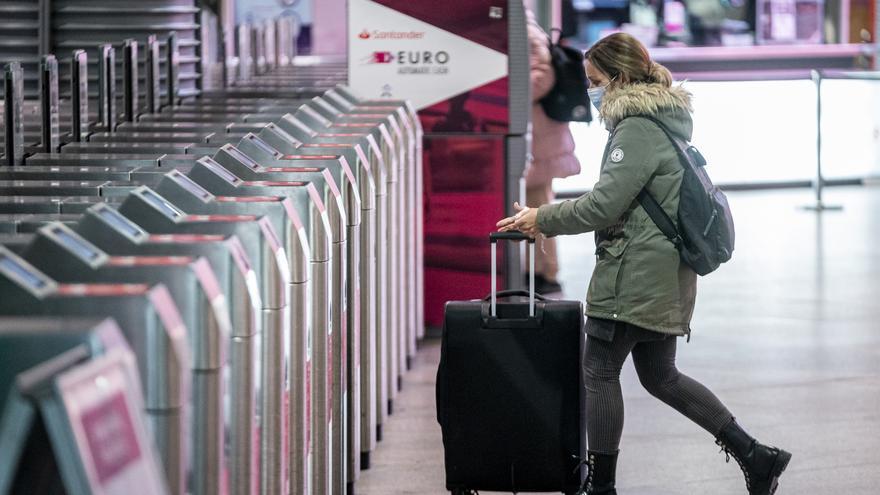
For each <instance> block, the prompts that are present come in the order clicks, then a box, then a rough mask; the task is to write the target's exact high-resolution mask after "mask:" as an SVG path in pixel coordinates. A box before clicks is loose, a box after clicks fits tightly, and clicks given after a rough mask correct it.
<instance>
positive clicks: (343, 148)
mask: <svg viewBox="0 0 880 495" xmlns="http://www.w3.org/2000/svg"><path fill="white" fill-rule="evenodd" d="M276 129H277V130H278V131H280V132H276ZM261 136H262V137H263V138H265V140H266V141H267V142H268V143H269V144H272V145H273V146H275V147H276V148H279V149H281V147H282V146H289V145H290V143H292V142H297V141H298V142H299V143H300V145H301V146H299V147H297V148H296V150H295V151H296V152H300V153H304V154H307V153H309V152H311V153H313V154H319V153H322V152H323V153H340V154H342V155H343V156H345V157H346V159H347V160H348V161H349V163H358V160H359V161H360V162H361V163H368V164H369V168H368V169H367V168H366V167H364V166H360V167H358V168H357V175H358V184H359V185H360V188H361V190H360V192H361V199H362V200H363V202H362V204H361V207H362V214H361V237H362V241H363V242H362V243H361V280H362V282H361V284H362V285H364V284H365V282H364V281H365V280H372V281H373V282H372V283H371V284H370V285H369V286H370V287H372V289H373V294H371V295H369V297H368V298H367V299H363V300H362V302H361V313H360V315H361V352H360V359H361V368H362V373H361V387H360V388H361V395H360V400H361V418H360V421H361V424H360V439H359V441H360V453H358V452H357V450H356V445H352V451H350V452H349V455H351V456H352V457H355V456H358V455H360V465H359V467H360V468H361V469H367V468H369V465H370V452H371V451H372V450H373V449H374V448H375V446H376V442H377V440H378V439H380V438H381V429H382V425H383V423H384V422H385V419H386V416H387V406H386V404H388V392H387V380H385V376H386V375H387V373H388V368H387V358H386V357H384V352H385V350H386V349H387V348H388V334H389V330H388V324H387V318H388V289H387V264H388V233H387V229H388V227H387V226H388V203H387V184H386V183H387V162H386V160H385V157H384V156H383V154H382V152H381V150H380V149H379V146H378V144H377V143H376V141H375V139H374V137H373V136H372V135H371V134H355V133H352V134H350V135H347V136H339V138H340V139H335V136H334V138H325V137H324V136H322V135H319V134H318V133H317V132H315V131H313V130H312V129H311V128H309V127H308V126H306V125H305V124H304V123H302V122H300V121H299V120H298V119H296V118H295V117H294V116H293V115H290V114H287V115H285V116H284V117H282V118H281V120H279V121H278V123H277V125H276V124H271V125H269V126H266V128H265V129H264V133H261ZM325 144H326V145H327V146H328V147H326V148H325V147H323V145H325ZM367 174H369V175H370V176H371V180H364V175H367ZM364 185H367V186H368V187H364ZM369 186H372V189H373V196H374V198H375V199H374V203H373V204H372V207H373V208H372V209H373V210H375V214H374V215H371V214H370V212H369V210H370V209H371V208H370V206H371V205H370V203H369V201H368V200H369V197H370V187H369ZM368 323H369V324H368ZM351 393H352V394H353V393H354V392H353V391H352V392H351ZM355 433H356V432H354V431H351V432H350V434H351V435H355ZM350 443H352V442H350ZM351 461H352V459H350V462H349V466H350V471H349V476H350V479H356V477H355V474H354V473H353V472H352V471H354V472H355V473H356V468H357V467H358V464H357V463H356V462H351Z"/></svg>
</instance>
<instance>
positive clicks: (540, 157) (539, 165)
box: [525, 10, 581, 294]
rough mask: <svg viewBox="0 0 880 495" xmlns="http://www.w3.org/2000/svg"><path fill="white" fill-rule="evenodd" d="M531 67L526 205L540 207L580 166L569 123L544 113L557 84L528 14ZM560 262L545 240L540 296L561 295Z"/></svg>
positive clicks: (538, 257) (542, 38) (543, 38)
mask: <svg viewBox="0 0 880 495" xmlns="http://www.w3.org/2000/svg"><path fill="white" fill-rule="evenodd" d="M527 16H528V24H527V26H528V37H529V68H530V73H529V75H530V82H531V87H532V161H531V163H529V164H528V166H527V167H526V171H525V180H526V203H527V204H530V205H534V206H540V205H543V204H547V203H552V202H553V179H555V178H560V179H561V178H564V177H568V176H570V175H576V174H578V173H580V171H581V164H580V163H579V162H578V160H577V158H575V156H574V138H572V136H571V131H570V130H569V128H568V122H557V121H555V120H553V119H551V118H550V117H548V116H547V114H546V113H545V112H544V108H543V107H542V106H541V103H540V101H541V99H542V98H544V97H545V96H547V93H549V92H550V90H551V89H553V86H554V85H555V84H556V74H555V73H554V72H553V65H552V64H551V61H550V47H549V46H548V43H549V41H548V38H547V33H545V32H544V30H543V29H541V26H539V25H538V23H537V21H535V17H534V15H533V14H532V12H531V11H530V10H529V11H527ZM558 273H559V261H558V259H557V257H556V241H555V240H554V239H544V240H543V241H542V243H541V247H540V249H538V250H537V252H536V253H535V290H536V291H537V292H538V293H541V294H551V293H554V292H562V286H560V285H559V281H558V280H557V278H556V275H557V274H558Z"/></svg>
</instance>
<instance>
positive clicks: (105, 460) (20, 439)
mask: <svg viewBox="0 0 880 495" xmlns="http://www.w3.org/2000/svg"><path fill="white" fill-rule="evenodd" d="M23 328H27V325H25V326H24V327H23ZM31 330H34V329H31ZM117 332H118V330H117ZM37 333H39V329H37V330H36V331H35V332H33V333H32V335H33V334H37ZM18 343H19V344H21V343H22V342H21V341H20V340H19V342H18ZM140 382H141V380H140V378H139V376H138V369H137V364H136V362H135V358H134V356H133V355H132V353H131V352H130V351H129V350H128V349H126V348H125V347H119V346H114V347H110V348H104V349H99V348H97V346H94V345H90V343H85V342H84V343H80V344H78V345H75V346H73V347H71V348H70V349H68V350H66V351H63V352H61V353H60V354H57V355H55V356H54V357H51V358H49V359H47V360H45V361H43V362H42V363H39V364H35V365H34V366H32V367H30V368H28V369H27V370H24V371H22V372H21V373H19V374H18V375H17V376H16V377H15V385H14V387H13V388H12V391H11V393H10V394H9V401H8V403H7V404H6V408H5V411H6V414H5V416H4V417H3V418H2V420H0V449H2V451H3V454H4V458H3V461H2V462H0V493H2V494H7V493H10V494H15V493H103V494H107V495H131V494H160V495H161V494H167V493H172V492H171V491H169V488H168V484H167V482H166V480H165V477H164V475H163V473H162V467H161V466H162V465H161V462H160V460H159V458H158V456H157V455H156V452H155V450H154V447H153V443H152V442H151V440H150V437H149V428H148V426H147V424H146V420H145V415H144V414H143V412H142V411H143V409H144V407H145V404H144V402H145V401H144V397H143V394H142V393H141V387H140Z"/></svg>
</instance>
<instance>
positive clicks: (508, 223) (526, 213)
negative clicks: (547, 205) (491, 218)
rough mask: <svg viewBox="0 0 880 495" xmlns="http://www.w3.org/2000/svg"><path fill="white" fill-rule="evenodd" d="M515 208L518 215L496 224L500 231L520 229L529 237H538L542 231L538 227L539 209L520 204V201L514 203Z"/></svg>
mask: <svg viewBox="0 0 880 495" xmlns="http://www.w3.org/2000/svg"><path fill="white" fill-rule="evenodd" d="M513 209H514V210H516V215H514V216H512V217H507V218H505V219H503V220H501V221H499V222H498V223H496V224H495V226H496V227H498V232H509V231H511V230H518V231H520V232H522V233H523V234H526V235H527V236H529V237H533V238H534V237H538V234H540V233H541V230H540V229H538V209H537V208H529V207H528V206H520V204H519V203H513Z"/></svg>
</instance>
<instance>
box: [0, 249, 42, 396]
mask: <svg viewBox="0 0 880 495" xmlns="http://www.w3.org/2000/svg"><path fill="white" fill-rule="evenodd" d="M33 239H34V234H0V246H6V247H7V248H8V249H9V250H10V251H12V252H13V253H15V254H17V255H19V256H21V253H22V252H24V250H25V249H26V248H27V247H28V245H29V244H30V243H31V241H32V240H33ZM0 397H2V395H0ZM2 410H3V408H2V406H0V411H2Z"/></svg>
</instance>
